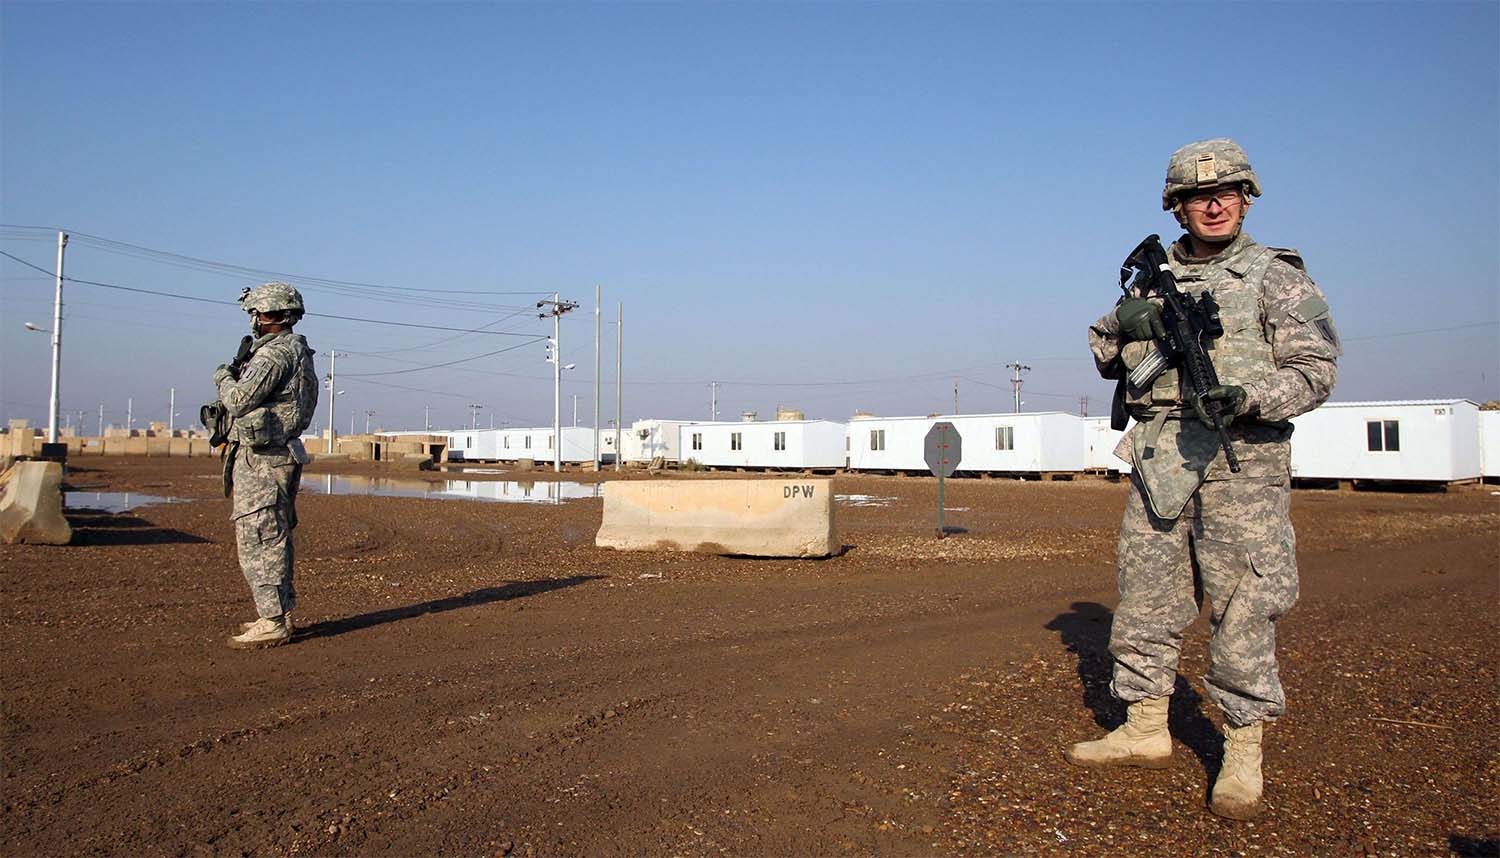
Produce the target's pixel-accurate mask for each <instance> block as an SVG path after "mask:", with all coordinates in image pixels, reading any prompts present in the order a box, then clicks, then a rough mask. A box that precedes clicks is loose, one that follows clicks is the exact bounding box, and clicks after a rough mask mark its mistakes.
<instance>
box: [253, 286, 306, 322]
mask: <svg viewBox="0 0 1500 858" xmlns="http://www.w3.org/2000/svg"><path fill="white" fill-rule="evenodd" d="M240 307H241V309H243V310H244V311H245V312H247V313H278V312H283V311H285V312H287V313H290V314H291V315H292V316H293V317H295V318H297V319H300V318H302V314H303V313H305V312H306V310H305V309H304V308H303V306H302V293H301V292H298V291H297V289H296V288H295V287H294V286H292V284H290V283H282V282H280V281H273V282H271V283H265V284H262V285H260V286H257V287H255V288H254V289H246V290H245V292H244V294H242V295H240Z"/></svg>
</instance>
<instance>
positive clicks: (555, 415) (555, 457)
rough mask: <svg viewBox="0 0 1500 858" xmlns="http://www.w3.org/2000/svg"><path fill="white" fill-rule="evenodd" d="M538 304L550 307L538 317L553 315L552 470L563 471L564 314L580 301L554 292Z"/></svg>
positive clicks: (539, 307)
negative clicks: (564, 297) (571, 299)
mask: <svg viewBox="0 0 1500 858" xmlns="http://www.w3.org/2000/svg"><path fill="white" fill-rule="evenodd" d="M536 306H537V309H541V308H542V307H549V309H547V310H546V311H544V312H541V313H537V314H536V317H537V318H538V319H545V318H547V317H548V316H551V317H552V358H551V359H552V470H553V472H555V473H562V316H563V313H566V312H568V311H569V310H576V309H578V302H577V301H564V300H562V293H560V292H553V293H552V300H551V301H538V302H536Z"/></svg>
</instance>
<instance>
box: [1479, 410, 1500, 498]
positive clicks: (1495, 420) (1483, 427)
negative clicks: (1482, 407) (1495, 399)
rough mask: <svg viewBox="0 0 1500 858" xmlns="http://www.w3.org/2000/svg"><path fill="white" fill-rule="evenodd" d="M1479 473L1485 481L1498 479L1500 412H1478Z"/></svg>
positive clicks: (1499, 463)
mask: <svg viewBox="0 0 1500 858" xmlns="http://www.w3.org/2000/svg"><path fill="white" fill-rule="evenodd" d="M1479 472H1480V473H1481V474H1482V475H1483V476H1484V478H1485V480H1486V481H1488V480H1490V479H1494V478H1497V477H1500V411H1481V412H1479Z"/></svg>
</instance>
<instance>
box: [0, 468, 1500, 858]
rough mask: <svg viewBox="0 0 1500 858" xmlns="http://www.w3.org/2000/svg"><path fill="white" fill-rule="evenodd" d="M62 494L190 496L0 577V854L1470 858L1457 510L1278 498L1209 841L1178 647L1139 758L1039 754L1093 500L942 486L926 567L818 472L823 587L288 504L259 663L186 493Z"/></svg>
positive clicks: (1454, 498)
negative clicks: (1246, 787) (1219, 811)
mask: <svg viewBox="0 0 1500 858" xmlns="http://www.w3.org/2000/svg"><path fill="white" fill-rule="evenodd" d="M76 464H78V465H80V466H81V467H80V468H79V470H77V471H75V472H74V473H73V474H71V475H70V477H69V483H70V485H71V486H72V487H74V488H77V489H80V490H89V491H125V490H131V491H136V492H141V491H144V492H149V493H151V494H155V495H168V496H174V497H177V498H186V499H189V500H190V502H180V503H172V504H163V505H154V506H147V507H142V508H138V509H135V510H133V511H130V512H124V513H117V514H110V513H103V512H89V511H87V510H82V509H76V510H73V511H72V513H71V515H70V517H71V518H72V520H73V522H74V525H75V527H76V528H77V536H76V540H75V542H76V543H77V544H75V545H74V546H70V547H65V548H56V547H33V546H0V645H3V652H4V656H5V659H4V669H3V677H0V691H3V700H0V714H3V724H0V741H3V758H0V764H3V771H0V784H3V803H4V806H3V821H4V825H3V830H0V853H3V854H5V855H95V854H104V855H189V856H196V855H252V856H268V855H419V854H438V853H440V854H445V855H491V856H503V855H507V854H510V855H517V856H520V855H545V856H551V855H707V854H719V853H723V854H730V855H842V854H855V855H936V854H960V855H997V854H1015V855H1104V854H1120V855H1243V856H1249V855H1331V856H1356V855H1357V856H1373V855H1381V856H1385V855H1393V856H1404V855H1450V854H1456V855H1496V854H1497V853H1500V843H1497V838H1500V798H1497V796H1500V713H1497V709H1496V700H1497V690H1500V684H1497V678H1500V677H1497V661H1500V657H1497V653H1500V649H1497V643H1500V633H1497V630H1496V618H1497V610H1496V609H1497V607H1500V497H1497V496H1495V488H1496V487H1493V486H1483V487H1478V486H1467V487H1456V488H1453V489H1451V490H1449V491H1447V492H1443V493H1396V492H1366V491H1360V492H1347V491H1346V492H1338V491H1298V492H1296V494H1295V496H1294V500H1293V512H1294V517H1295V521H1296V525H1297V531H1298V535H1299V543H1298V549H1299V551H1298V555H1299V559H1300V563H1301V570H1302V596H1301V601H1300V603H1299V604H1298V606H1297V607H1296V608H1295V609H1294V610H1293V611H1292V612H1291V614H1289V615H1288V616H1287V617H1286V618H1285V619H1284V620H1283V621H1282V623H1281V624H1280V627H1279V630H1280V634H1279V637H1280V652H1281V656H1282V672H1283V677H1284V680H1285V683H1286V686H1287V688H1288V697H1289V701H1290V712H1289V714H1288V716H1287V717H1286V718H1284V719H1282V720H1281V721H1280V722H1278V723H1277V724H1276V725H1274V727H1272V728H1270V729H1269V730H1268V732H1267V747H1266V763H1265V770H1266V776H1267V782H1268V786H1267V796H1266V798H1267V805H1268V810H1267V813H1266V814H1265V816H1264V817H1263V818H1262V819H1261V820H1259V821H1257V822H1254V823H1233V822H1228V821H1225V820H1221V819H1218V818H1217V817H1214V816H1213V815H1211V814H1210V813H1209V812H1208V811H1207V810H1206V808H1205V801H1206V797H1207V791H1208V786H1209V784H1210V783H1211V782H1212V777H1213V775H1214V774H1215V773H1216V771H1217V768H1218V765H1219V751H1218V735H1219V734H1218V732H1217V730H1218V725H1219V724H1221V720H1220V718H1219V714H1218V712H1217V711H1216V710H1215V709H1214V707H1213V706H1212V705H1211V704H1210V703H1209V702H1208V700H1207V698H1206V697H1205V696H1204V692H1203V686H1202V682H1201V676H1202V674H1203V671H1204V670H1205V668H1206V652H1207V647H1206V634H1207V629H1206V621H1205V620H1203V619H1200V621H1199V623H1198V625H1197V626H1195V627H1194V629H1193V630H1192V631H1191V632H1190V637H1189V642H1188V646H1187V649H1186V651H1185V653H1184V671H1183V678H1182V679H1179V681H1178V687H1177V693H1176V694H1175V695H1174V698H1173V707H1172V715H1171V720H1172V727H1173V732H1174V734H1175V735H1176V737H1177V740H1176V759H1175V762H1174V765H1173V766H1172V767H1171V768H1169V769H1167V770H1164V771H1133V772H1124V773H1116V772H1100V771H1094V770H1083V769H1077V768H1072V767H1070V766H1068V765H1066V764H1065V763H1064V762H1063V761H1062V757H1061V754H1060V751H1061V749H1062V748H1063V747H1064V745H1066V744H1067V743H1070V742H1073V741H1076V740H1078V739H1081V738H1088V737H1092V736H1095V735H1097V734H1099V733H1100V732H1102V730H1103V729H1104V728H1105V727H1112V726H1114V725H1115V724H1117V723H1118V722H1119V721H1120V720H1121V719H1122V717H1123V710H1122V709H1121V707H1120V706H1119V705H1118V704H1117V703H1116V702H1114V701H1112V700H1111V699H1110V697H1109V694H1108V690H1107V683H1108V676H1109V660H1108V655H1107V653H1106V652H1105V641H1106V639H1107V636H1108V632H1109V625H1110V618H1111V608H1112V606H1113V605H1114V603H1115V598H1116V597H1115V592H1114V571H1113V561H1114V536H1115V529H1116V527H1117V526H1118V522H1119V517H1120V514H1121V511H1122V509H1123V506H1124V501H1125V493H1126V486H1125V485H1123V484H1120V483H1112V482H1108V481H1105V480H1079V481H1075V482H1047V483H1036V482H1014V481H1003V480H993V481H991V480H983V481H981V480H952V481H949V483H948V492H947V504H948V507H949V508H950V512H949V513H948V516H947V518H948V524H950V525H953V526H956V527H957V528H959V529H961V530H962V532H960V533H956V534H955V535H954V536H952V537H950V538H949V539H946V540H941V541H940V540H937V539H935V538H934V537H933V535H932V534H933V525H934V521H933V519H934V508H935V496H936V487H935V483H934V482H933V481H932V480H930V479H917V478H895V477H852V476H851V477H845V476H839V477H836V478H834V486H835V490H836V491H837V492H838V493H839V494H841V495H859V496H865V497H862V498H852V499H846V501H845V502H841V503H840V505H839V506H838V508H837V512H836V516H837V520H838V526H839V530H840V534H841V538H842V541H843V543H845V544H846V545H847V546H848V547H847V550H846V551H845V552H844V553H843V554H842V555H841V556H838V557H835V558H832V559H829V560H824V561H787V560H751V559H736V558H721V557H705V556H699V555H684V554H665V553H640V554H623V553H615V552H611V551H606V550H601V549H597V548H595V547H594V545H593V535H594V532H595V530H596V529H597V527H598V525H599V519H600V515H601V509H602V506H601V501H600V500H598V499H597V498H588V499H582V500H570V501H566V502H564V503H562V504H558V505H551V504H530V505H523V504H501V503H492V502H482V501H456V500H437V499H419V498H392V497H368V496H326V495H319V494H313V493H304V495H303V496H302V498H301V499H300V500H299V513H300V515H301V518H302V527H301V528H300V529H299V531H298V568H297V585H298V591H299V597H300V603H299V606H298V610H297V619H298V625H299V627H300V628H299V630H298V633H297V637H296V639H295V641H294V642H293V643H292V644H291V645H288V646H284V647H280V648H277V649H273V650H266V651H260V652H253V653H245V652H238V651H232V650H230V649H228V648H226V647H225V645H224V640H225V638H226V636H227V635H228V634H230V633H231V632H232V630H233V629H232V627H233V626H234V625H235V624H237V623H238V622H239V621H242V620H245V619H250V618H251V617H252V608H251V604H250V601H249V598H248V594H247V591H246V588H245V584H244V582H243V580H242V578H241V577H240V574H239V571H238V568H237V566H236V565H235V560H234V545H233V536H232V532H231V529H230V525H229V522H228V521H227V515H228V510H229V506H228V502H227V501H226V500H225V499H224V498H223V497H222V496H221V495H220V494H219V485H218V483H217V480H216V476H215V474H216V471H215V466H216V464H217V463H216V462H213V461H209V460H201V459H187V460H166V459H128V458H127V459H88V460H81V461H79V462H78V463H76ZM339 467H340V472H341V473H348V474H383V475H386V476H393V477H395V476H399V477H402V478H407V479H419V478H433V479H440V478H442V477H443V476H444V475H441V474H430V473H429V474H419V473H418V472H416V471H396V470H389V471H387V470H382V469H380V467H379V466H373V465H371V466H350V465H344V466H339ZM322 472H323V471H320V469H319V468H318V467H317V466H316V465H315V466H314V467H313V468H311V469H310V472H309V477H308V478H307V480H308V482H309V483H312V482H315V477H314V476H312V475H315V474H319V473H322ZM450 476H456V475H450ZM506 478H507V477H506V476H504V475H479V476H476V477H474V479H506ZM567 478H569V479H574V478H577V475H567Z"/></svg>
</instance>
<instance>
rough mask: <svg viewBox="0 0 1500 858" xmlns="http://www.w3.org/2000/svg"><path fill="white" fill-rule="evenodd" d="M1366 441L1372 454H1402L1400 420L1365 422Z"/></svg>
mask: <svg viewBox="0 0 1500 858" xmlns="http://www.w3.org/2000/svg"><path fill="white" fill-rule="evenodd" d="M1365 439H1366V441H1367V443H1368V446H1369V449H1370V452H1372V453H1399V452H1401V421H1400V420H1367V421H1365Z"/></svg>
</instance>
